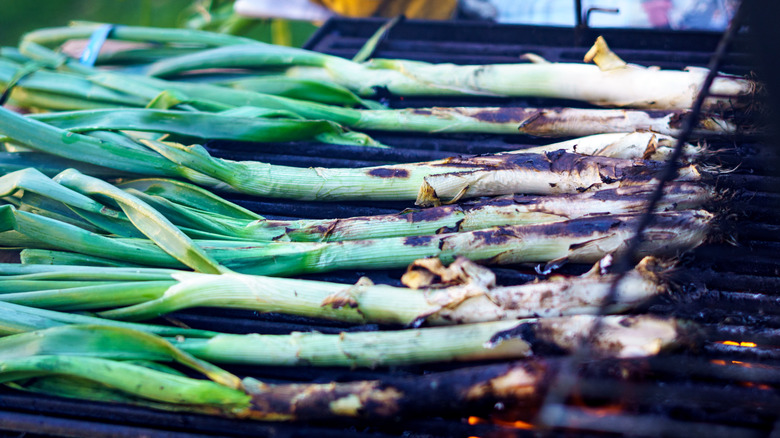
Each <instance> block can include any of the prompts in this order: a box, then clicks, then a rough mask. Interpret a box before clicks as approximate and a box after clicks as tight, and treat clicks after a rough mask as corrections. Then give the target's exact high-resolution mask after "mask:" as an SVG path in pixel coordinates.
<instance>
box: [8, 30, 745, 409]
mask: <svg viewBox="0 0 780 438" xmlns="http://www.w3.org/2000/svg"><path fill="white" fill-rule="evenodd" d="M96 28H97V26H96V25H85V24H77V25H75V26H73V27H70V28H55V29H44V30H41V31H36V32H33V33H30V34H28V35H27V36H25V38H24V39H23V41H22V43H21V45H20V48H19V50H14V49H7V48H4V49H2V50H0V85H3V86H6V87H9V88H10V89H11V94H10V97H11V102H12V103H13V104H15V105H18V106H20V107H22V108H26V109H29V110H33V111H39V110H40V111H62V112H52V113H48V114H31V115H27V116H22V115H20V114H16V113H14V112H11V111H8V110H6V109H2V108H0V142H4V143H6V144H8V145H9V146H8V151H7V152H3V153H0V169H3V174H2V176H0V249H3V248H18V249H23V250H22V251H21V260H22V262H23V263H22V264H0V336H3V337H0V383H5V384H8V385H11V386H13V387H15V388H18V389H23V390H28V391H37V392H42V393H47V394H54V395H59V396H67V397H78V398H85V399H93V400H103V401H114V402H122V403H131V404H139V405H143V406H149V407H154V408H158V409H171V410H179V411H186V412H199V413H210V414H217V415H223V416H229V417H239V418H255V419H263V420H294V419H313V418H332V417H360V416H367V417H374V418H376V417H382V418H396V417H398V416H399V415H405V414H407V413H409V412H414V410H415V409H418V408H419V407H420V403H421V400H422V398H421V397H419V388H420V387H425V388H427V389H426V397H425V398H424V400H425V402H426V403H430V401H431V400H440V401H441V402H442V403H443V404H445V403H446V404H451V403H452V402H453V400H454V401H455V402H457V403H462V402H465V401H470V402H473V401H475V400H484V401H490V402H491V403H492V402H495V401H508V402H514V403H518V402H520V403H523V402H532V401H533V400H531V398H533V397H535V395H534V394H536V393H537V391H536V389H537V387H539V388H540V387H541V385H543V384H544V381H545V379H546V378H547V377H548V373H549V372H551V371H550V370H554V368H555V364H554V362H552V361H550V360H545V359H538V358H537V359H535V361H528V362H524V363H522V364H512V365H506V366H504V367H502V368H500V369H498V368H490V367H487V368H485V369H484V370H482V371H477V372H475V373H473V374H471V375H470V378H469V379H463V378H462V376H461V375H460V374H458V372H457V371H456V372H453V373H450V374H441V375H430V376H424V377H421V378H414V379H395V380H393V381H382V382H378V381H356V382H349V383H330V384H282V385H272V384H268V383H265V382H260V381H257V380H254V379H252V378H244V379H240V378H238V377H237V376H235V375H233V374H231V373H230V372H227V371H225V370H223V369H220V368H219V367H217V366H215V365H213V364H217V363H218V364H241V365H250V366H252V365H314V366H343V367H376V366H397V365H407V364H418V363H428V362H433V361H475V360H486V359H529V358H534V356H536V355H537V353H536V352H537V351H538V350H539V349H540V348H549V347H551V346H552V347H553V348H554V349H555V350H558V351H561V352H573V351H575V350H576V349H577V348H578V346H579V345H580V344H581V343H582V342H588V343H589V345H588V347H589V349H590V351H592V352H594V353H596V354H599V355H603V356H606V357H638V356H647V355H654V354H658V353H660V352H661V351H664V350H667V349H669V348H673V347H675V346H677V345H680V344H688V343H690V342H692V341H694V338H695V333H694V332H695V327H692V326H691V325H690V324H688V323H685V322H682V321H678V320H675V319H672V318H660V317H654V316H648V315H640V316H614V315H612V316H605V317H597V316H596V314H599V313H601V312H602V311H605V312H607V313H616V312H626V311H629V310H632V309H635V308H636V307H637V306H639V305H640V304H642V303H644V302H646V301H647V300H649V299H652V298H654V297H657V296H659V295H661V294H664V293H666V291H667V284H666V281H665V279H666V272H667V269H668V266H669V264H668V263H667V262H662V261H659V260H658V259H656V258H655V257H656V256H659V257H673V256H676V255H678V254H679V253H681V252H684V251H687V250H689V249H691V248H694V247H696V246H698V245H700V244H701V243H702V242H703V241H704V240H705V239H706V237H707V234H708V226H709V223H710V222H711V221H712V218H713V215H712V214H710V213H708V212H707V211H705V210H700V209H701V208H703V207H704V206H705V204H707V203H709V202H711V201H713V200H714V199H715V197H716V194H715V192H714V190H713V189H711V188H709V187H707V186H706V185H704V184H702V182H701V180H702V179H703V172H702V171H701V170H700V168H699V167H698V166H696V165H686V166H683V167H681V168H680V169H679V171H678V174H677V178H676V180H675V181H674V182H672V183H670V184H668V185H667V186H666V187H665V192H664V195H665V196H664V197H663V198H662V200H661V201H660V203H659V205H658V206H657V210H656V211H655V212H654V220H653V222H652V223H651V225H650V226H649V227H648V228H647V229H646V231H645V232H644V235H643V237H644V239H643V241H642V243H641V244H640V246H639V249H638V251H637V254H635V255H636V256H637V257H638V258H637V259H636V260H635V261H636V262H639V263H638V264H637V265H636V267H635V268H634V269H633V270H631V271H629V272H628V273H627V274H626V275H625V277H624V278H623V279H622V281H621V282H619V283H618V284H617V287H616V289H615V290H614V291H612V292H614V293H612V292H611V289H612V285H613V283H614V281H615V278H616V277H615V275H613V274H609V273H607V271H608V267H607V266H606V265H603V264H601V261H602V260H609V256H611V255H612V254H619V253H621V251H623V250H624V249H625V248H626V246H627V242H628V239H629V238H631V237H632V236H633V232H634V227H635V223H636V222H637V219H638V217H639V215H640V214H641V213H642V212H643V210H644V207H645V202H646V198H647V197H648V196H649V195H650V193H652V192H653V190H654V189H655V185H656V184H657V182H658V178H659V175H660V174H661V170H662V163H660V162H658V161H656V160H663V159H665V158H667V157H668V156H669V153H670V151H671V148H672V147H673V145H674V143H675V140H674V139H673V138H671V137H666V136H665V135H664V134H669V135H674V134H675V133H676V132H677V130H678V129H679V120H680V118H681V117H683V113H684V111H685V110H686V109H687V108H688V107H689V106H690V104H691V101H692V99H693V96H695V95H696V93H697V91H698V88H699V86H700V85H699V84H700V83H701V81H702V79H703V77H704V75H705V72H703V71H701V70H695V69H694V70H691V71H686V72H677V71H675V72H672V71H659V70H655V69H649V68H643V67H638V66H630V65H626V64H625V63H624V62H623V61H622V60H620V59H619V58H618V57H617V56H616V55H614V53H612V52H611V51H610V50H609V48H608V47H607V46H606V44H605V43H604V42H603V40H601V39H600V40H598V41H597V43H596V45H595V46H594V48H593V49H592V50H591V52H589V54H588V56H587V58H589V59H592V60H594V61H595V62H596V64H597V65H596V66H593V65H585V64H551V63H547V62H545V61H544V60H541V59H540V58H538V57H534V56H531V57H530V58H529V59H530V60H531V61H532V62H531V63H526V64H514V65H490V66H453V65H433V64H427V63H420V62H410V61H402V60H373V61H370V62H363V59H357V60H352V61H349V60H344V59H341V58H336V57H332V56H327V55H323V54H319V53H313V52H309V51H305V50H300V49H292V48H285V47H277V46H272V45H267V44H262V43H258V42H255V41H251V40H248V39H245V38H239V37H233V36H227V35H219V34H213V33H208V32H198V31H185V30H175V29H154V28H140V27H129V26H117V27H115V28H113V30H112V34H111V35H112V38H114V39H117V40H121V41H125V42H131V43H132V44H131V46H130V47H131V49H130V50H119V51H114V52H113V53H104V54H103V55H101V56H100V57H98V65H111V67H112V68H111V69H102V68H100V67H97V68H93V67H87V66H84V65H81V64H80V63H78V62H75V60H73V59H72V58H69V57H68V56H66V55H63V54H61V53H56V52H54V51H52V50H51V48H52V47H55V46H57V45H59V44H61V43H64V42H66V41H68V40H73V39H83V38H87V37H90V36H91V35H92V33H93V32H94V31H95V30H96ZM104 30H105V29H104ZM375 42H376V39H373V40H372V42H370V43H369V45H370V44H374V43H375ZM145 63H150V64H149V65H147V66H143V65H141V64H145ZM120 64H123V65H124V67H122V68H117V67H120ZM125 67H126V68H125ZM139 67H140V70H142V73H143V74H138V71H139ZM235 67H238V68H241V69H246V70H248V71H250V73H251V74H254V73H257V72H258V71H260V72H262V73H263V75H265V76H262V77H259V78H258V77H252V78H246V77H244V76H243V74H242V72H239V73H240V74H237V75H233V76H230V75H225V74H222V73H218V74H213V73H207V74H202V75H201V74H198V75H191V74H190V73H200V72H202V70H204V69H212V68H216V69H221V68H235ZM185 74H186V76H188V77H184V76H185ZM155 76H157V77H155ZM161 77H165V78H167V79H160V78H161ZM572 78H575V79H572ZM638 82H641V83H642V84H643V87H633V88H632V87H630V86H629V85H630V84H633V83H638ZM377 87H382V88H386V89H387V90H389V91H390V92H391V93H394V94H398V95H429V94H432V95H444V94H455V95H469V94H471V95H481V96H505V95H523V96H540V97H548V98H565V99H577V100H581V101H585V102H590V103H594V104H597V105H604V106H617V107H636V108H645V109H646V108H650V109H653V110H652V111H644V110H641V111H635V110H615V109H603V110H585V109H573V108H569V109H556V108H526V109H520V108H467V107H455V108H422V109H401V110H389V109H385V108H384V107H383V106H382V105H380V104H378V103H376V102H372V101H370V100H366V99H365V98H366V97H373V96H374V92H375V89H376V88H377ZM754 87H755V84H753V83H752V82H750V81H746V80H743V79H739V78H735V77H719V78H718V79H717V80H716V82H715V85H714V86H713V96H714V97H711V98H710V99H709V100H708V101H707V107H708V108H709V109H713V110H714V109H719V108H721V107H722V106H724V105H734V106H739V105H741V104H742V103H743V101H744V100H745V99H747V98H749V95H750V94H751V93H752V92H753V88H754ZM655 109H659V110H662V111H655ZM518 128H519V129H518ZM351 129H355V130H372V131H383V130H384V131H397V130H405V131H415V132H431V133H438V132H448V133H449V132H451V133H458V132H485V133H493V134H518V133H521V134H532V135H537V136H556V135H559V136H573V135H590V134H599V135H591V136H589V137H583V138H577V139H575V140H571V141H566V142H561V143H555V144H552V145H548V146H545V147H541V148H533V149H528V150H519V151H510V152H505V153H501V154H493V155H482V156H474V157H453V158H447V159H444V160H437V161H430V162H421V163H407V164H387V165H382V166H373V167H365V168H352V169H326V168H309V169H303V168H294V167H288V166H278V165H272V164H268V163H261V162H250V161H240V162H237V161H231V160H226V159H221V158H217V157H213V156H211V155H210V154H209V152H208V151H207V150H206V149H205V148H204V147H202V146H200V145H198V144H193V145H191V146H185V144H188V143H190V142H201V141H204V140H210V139H220V140H230V141H253V142H287V141H300V140H314V141H317V142H326V143H334V144H349V145H362V146H370V147H386V146H385V145H382V144H380V143H378V142H376V141H375V140H373V139H372V138H370V137H368V136H366V135H364V134H361V133H360V132H356V131H350V130H351ZM637 129H640V130H649V131H652V132H634V133H631V134H626V133H625V132H633V131H635V130H637ZM736 129H737V127H736V126H734V124H733V123H730V122H727V121H725V120H723V119H720V118H718V117H715V116H712V117H709V118H705V120H704V121H703V122H701V123H700V125H699V127H698V133H699V134H700V135H702V136H708V135H718V134H723V133H733V132H735V131H736ZM607 132H612V133H613V134H604V133H607ZM164 140H165V141H164ZM702 151H703V149H702V148H699V147H694V146H692V145H685V154H686V155H687V156H688V157H695V156H700V155H701V154H702ZM76 169H78V170H76ZM47 175H48V176H47ZM49 176H51V177H52V178H49ZM704 176H706V174H705V175H704ZM98 177H102V178H106V179H111V180H113V184H112V183H109V182H107V181H104V180H101V179H99V178H98ZM184 181H189V182H184ZM204 187H211V188H215V189H219V190H223V191H233V192H240V193H245V194H250V195H258V196H265V197H274V198H287V199H297V200H316V201H345V200H360V201H367V200H394V201H415V202H416V204H417V205H419V206H421V207H430V208H424V209H415V210H406V211H403V212H401V213H398V214H392V215H380V216H368V217H354V218H341V219H326V220H268V219H266V218H264V217H262V216H260V215H258V214H256V213H254V212H251V211H249V210H247V209H245V208H242V207H240V206H238V205H236V204H233V203H231V202H228V201H227V200H225V199H223V198H221V197H220V196H219V195H217V194H215V193H212V192H210V191H209V190H207V189H205V188H204ZM501 195H503V196H501ZM485 196H501V197H498V198H493V199H477V200H474V201H472V202H469V203H465V202H464V203H461V204H455V203H456V202H458V201H461V200H466V199H473V198H482V197H485ZM410 203H411V202H410ZM645 256H647V257H645ZM605 257H607V258H606V259H605ZM475 262H479V263H482V264H518V263H534V264H541V265H540V266H538V267H537V269H541V270H543V271H544V272H545V273H548V272H549V271H552V270H553V269H554V268H556V267H558V266H560V265H562V264H563V263H566V262H577V263H590V264H594V263H595V266H594V267H593V268H592V269H591V270H590V271H589V272H587V273H585V274H583V275H581V276H577V277H562V276H554V277H550V278H547V279H546V280H542V281H537V282H533V283H527V284H523V285H516V286H497V285H496V280H495V276H494V274H493V273H492V272H491V271H489V270H488V269H487V268H485V267H483V266H481V265H478V264H476V263H475ZM410 263H411V264H412V266H411V267H409V269H408V271H407V273H406V274H405V275H404V276H403V278H402V282H403V283H404V284H405V285H406V286H408V287H399V286H390V285H385V284H374V283H373V282H372V281H371V280H369V279H367V278H361V279H360V280H359V281H358V282H357V283H356V284H344V283H334V282H326V281H313V280H303V279H295V278H277V277H275V276H292V275H297V274H305V273H316V272H326V271H332V270H338V269H360V270H367V269H377V268H403V267H406V266H407V265H409V264H410ZM446 264H449V266H446V267H445V265H446ZM185 269H189V270H185ZM193 271H194V272H193ZM607 299H610V300H611V301H609V302H606V300H607ZM192 307H213V308H232V309H236V308H238V309H247V310H251V311H255V312H261V313H263V312H280V313H285V314H291V315H297V316H301V317H308V318H319V319H327V320H334V321H340V322H342V323H348V324H383V325H390V326H393V328H399V326H400V329H398V330H382V331H378V332H353V333H340V334H322V333H316V332H311V333H291V334H289V335H265V334H248V335H235V334H227V333H218V332H213V331H205V330H195V329H185V328H177V327H169V326H162V325H153V324H146V323H142V322H138V321H147V320H150V319H153V318H157V317H160V316H165V315H167V314H169V313H171V312H174V311H178V310H182V309H188V308H192ZM70 312H72V313H70ZM84 312H90V313H89V314H86V313H84ZM131 321H132V322H131ZM421 326H424V327H422V328H421ZM594 326H597V327H599V332H598V334H599V336H597V337H590V336H586V334H588V333H590V332H591V330H592V329H593V327H594ZM181 369H187V374H186V375H185V374H184V373H182V372H181V371H180V370H181ZM195 373H197V374H199V375H201V376H203V377H201V378H198V377H193V375H194V374H195ZM323 407H324V408H323Z"/></svg>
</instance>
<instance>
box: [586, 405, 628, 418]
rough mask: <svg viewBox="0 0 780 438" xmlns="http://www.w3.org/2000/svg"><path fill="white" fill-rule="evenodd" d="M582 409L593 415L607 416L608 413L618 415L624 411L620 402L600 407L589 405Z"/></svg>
mask: <svg viewBox="0 0 780 438" xmlns="http://www.w3.org/2000/svg"><path fill="white" fill-rule="evenodd" d="M582 410H583V411H584V412H586V413H588V414H589V415H593V416H594V417H606V416H608V415H617V414H620V413H621V412H623V408H622V407H621V406H620V405H618V404H614V405H608V406H602V407H598V408H594V407H590V406H588V407H584V408H582Z"/></svg>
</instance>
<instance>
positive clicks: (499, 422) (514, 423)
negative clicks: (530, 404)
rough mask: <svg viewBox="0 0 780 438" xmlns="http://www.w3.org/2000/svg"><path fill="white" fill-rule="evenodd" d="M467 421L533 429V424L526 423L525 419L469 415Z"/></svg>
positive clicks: (471, 423)
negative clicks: (512, 419)
mask: <svg viewBox="0 0 780 438" xmlns="http://www.w3.org/2000/svg"><path fill="white" fill-rule="evenodd" d="M468 422H469V424H470V425H472V426H473V425H475V424H486V423H491V424H495V425H498V426H504V427H513V428H515V429H523V430H529V429H533V428H534V425H533V424H531V423H526V422H525V421H506V420H499V419H496V418H492V419H490V420H486V419H484V418H480V417H469V419H468Z"/></svg>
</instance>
